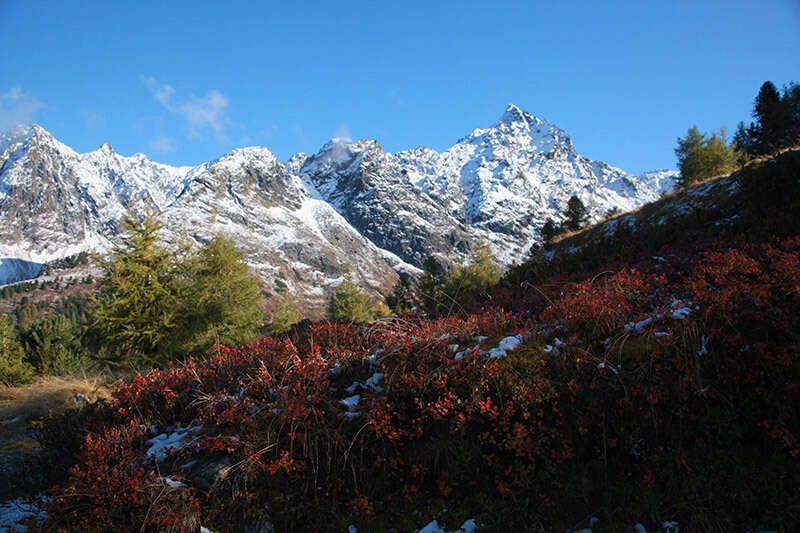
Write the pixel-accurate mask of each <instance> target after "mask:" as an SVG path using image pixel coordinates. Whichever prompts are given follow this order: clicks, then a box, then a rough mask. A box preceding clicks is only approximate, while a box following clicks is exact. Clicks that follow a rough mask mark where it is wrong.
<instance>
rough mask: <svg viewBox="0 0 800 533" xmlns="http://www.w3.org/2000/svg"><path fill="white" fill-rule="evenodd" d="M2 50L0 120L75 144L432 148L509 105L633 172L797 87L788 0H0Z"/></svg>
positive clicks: (799, 34) (173, 149) (798, 28)
mask: <svg viewBox="0 0 800 533" xmlns="http://www.w3.org/2000/svg"><path fill="white" fill-rule="evenodd" d="M0 50H2V56H3V57H2V60H0V127H3V128H5V127H8V125H9V124H10V123H13V122H17V121H24V122H29V121H34V120H35V121H37V122H39V123H40V124H42V125H43V126H44V127H45V128H47V129H49V130H50V131H51V132H52V133H53V134H54V135H56V136H57V137H58V138H59V139H60V140H62V141H63V142H65V143H67V144H69V145H70V146H72V147H74V148H75V149H77V150H79V151H88V150H92V149H94V148H96V147H97V146H99V145H100V144H101V143H102V142H103V141H104V140H108V141H109V142H111V144H112V145H113V146H114V148H115V149H116V150H117V151H119V152H121V153H124V154H130V153H134V152H139V151H142V152H145V153H147V154H149V155H151V156H152V157H153V158H154V159H156V160H158V161H164V162H168V163H173V164H196V163H199V162H202V161H206V160H209V159H212V158H215V157H218V156H219V155H221V154H223V153H225V152H226V151H228V150H230V149H232V148H234V147H238V146H243V145H263V146H267V147H269V148H271V149H272V150H273V151H274V152H275V153H276V154H277V155H278V156H279V157H280V158H281V159H286V158H288V157H289V156H290V155H291V154H292V153H294V152H297V151H301V150H302V151H306V152H314V151H316V150H317V149H318V148H319V147H320V146H321V145H322V144H323V143H324V142H325V141H327V140H328V139H329V138H331V137H333V136H349V137H352V138H376V139H378V140H379V141H380V142H381V144H382V145H383V146H384V147H385V148H386V149H388V150H392V151H396V150H401V149H405V148H411V147H414V146H417V145H419V144H425V145H428V146H432V147H434V148H436V149H444V148H447V147H448V146H450V145H451V144H453V143H454V142H455V141H456V140H457V139H458V138H460V137H462V136H464V135H466V134H467V133H469V132H470V131H471V130H472V129H473V128H475V127H481V126H487V125H489V124H491V123H492V122H494V121H495V120H496V119H497V118H499V116H500V115H501V114H502V112H503V110H504V108H505V106H506V104H508V103H509V102H513V103H516V104H518V105H519V106H521V107H523V108H524V109H527V110H528V111H530V112H532V113H533V114H535V115H539V116H542V117H544V118H546V119H548V120H550V121H551V122H553V123H555V124H557V125H559V126H560V127H562V128H564V129H566V130H567V131H569V132H570V133H571V134H572V137H573V140H574V142H575V144H576V146H577V148H578V150H580V151H581V152H583V153H584V154H585V155H587V156H589V157H592V158H596V159H603V160H605V161H608V162H610V163H613V164H616V165H618V166H620V167H622V168H624V169H625V170H628V171H630V172H637V173H638V172H641V171H643V170H648V169H654V168H664V167H673V166H674V164H675V163H674V156H673V152H672V149H673V146H674V144H675V139H676V137H677V136H678V135H681V134H683V133H684V132H685V131H686V129H687V128H688V127H689V126H690V125H692V124H694V123H696V124H697V125H698V126H700V128H701V129H707V130H708V129H712V128H717V127H719V126H727V127H728V128H729V130H732V129H733V128H734V127H735V126H736V123H737V122H738V121H739V120H741V119H747V118H748V116H749V113H750V108H751V105H752V99H753V97H754V95H755V93H756V91H757V90H758V87H759V85H760V84H761V82H763V81H764V80H766V79H771V80H773V81H774V82H775V83H776V84H778V85H779V86H780V85H783V84H784V83H787V82H789V81H792V80H798V81H800V2H798V1H797V0H763V1H760V2H753V1H736V0H728V1H707V2H706V1H703V2H697V1H686V2H684V1H670V2H650V1H644V2H643V1H630V2H613V1H606V2H596V1H585V2H555V1H552V0H551V1H548V2H533V1H528V2H504V1H496V2H495V1H492V2H489V1H483V2H472V1H461V2H455V1H453V2H450V1H444V0H437V1H435V2H434V1H430V0H428V1H424V2H417V1H409V2H380V1H374V0H373V1H362V2H358V1H352V2H348V1H339V2H332V1H326V2H302V1H293V2H280V3H278V2H252V3H250V2H238V1H226V2H224V3H223V2H201V1H197V0H195V1H192V2H179V1H172V2H147V1H141V0H140V1H137V2H128V3H126V5H125V6H123V5H122V3H121V2H109V1H108V0H105V1H103V2H94V1H89V0H84V1H81V2H77V1H75V2H68V1H63V2H55V1H53V2H31V1H24V0H0Z"/></svg>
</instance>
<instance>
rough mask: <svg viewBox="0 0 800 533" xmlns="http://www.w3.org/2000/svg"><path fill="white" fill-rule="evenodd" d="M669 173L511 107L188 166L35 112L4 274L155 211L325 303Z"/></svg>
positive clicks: (13, 169)
mask: <svg viewBox="0 0 800 533" xmlns="http://www.w3.org/2000/svg"><path fill="white" fill-rule="evenodd" d="M674 179H675V173H674V171H654V172H649V173H645V174H644V175H642V176H640V177H634V176H631V175H629V174H627V173H625V172H623V171H622V170H620V169H618V168H615V167H613V166H611V165H608V164H606V163H603V162H601V161H592V160H589V159H587V158H586V157H584V156H582V155H580V154H579V153H578V152H577V151H576V150H575V147H574V146H573V143H572V140H571V139H570V137H569V135H568V134H567V133H566V132H564V131H563V130H561V129H559V128H557V127H556V126H554V125H552V124H551V123H549V122H547V121H545V120H543V119H541V118H538V117H535V116H533V115H531V114H529V113H527V112H525V111H523V110H521V109H520V108H518V107H516V106H513V105H510V106H509V107H508V108H507V109H506V111H505V113H504V114H503V115H502V116H501V118H500V119H499V120H498V121H497V122H496V123H495V124H493V125H491V126H490V127H488V128H479V129H476V130H474V131H473V132H472V133H470V134H469V135H467V136H466V137H464V138H463V139H461V140H460V141H458V142H457V143H456V144H454V145H453V146H452V147H450V148H449V149H447V150H445V151H442V152H438V151H436V150H433V149H430V148H426V147H419V148H416V149H413V150H407V151H403V152H399V153H395V154H393V153H390V152H387V151H385V150H384V149H383V148H382V147H381V146H380V144H379V143H378V142H377V141H374V140H361V141H351V140H348V139H333V140H331V141H330V142H328V143H327V144H325V146H323V147H322V148H321V149H320V150H319V152H317V153H316V154H313V155H310V156H309V155H306V154H302V153H300V154H295V155H294V156H292V157H291V158H290V159H289V160H288V161H287V162H286V163H282V162H280V161H278V160H277V158H276V157H275V156H274V154H272V153H271V152H270V151H269V150H268V149H266V148H243V149H238V150H234V151H232V152H230V153H229V154H226V155H224V156H222V157H220V158H219V159H217V160H215V161H211V162H209V163H204V164H201V165H199V166H196V167H173V166H169V165H164V164H161V163H156V162H154V161H152V160H150V159H149V158H147V157H146V156H145V155H143V154H134V155H132V156H122V155H120V154H117V153H116V152H115V151H114V150H113V149H112V148H111V146H110V145H109V144H108V143H104V144H103V145H102V146H101V147H100V148H98V149H97V150H94V151H92V152H88V153H77V152H75V151H74V150H72V149H71V148H69V147H68V146H66V145H64V144H63V143H61V142H59V141H58V140H56V139H55V138H54V137H53V136H52V135H50V134H49V133H48V132H47V131H45V130H44V129H43V128H41V127H40V126H37V125H34V126H30V127H27V128H21V129H17V130H15V131H13V132H10V133H8V134H5V135H2V136H0V283H6V282H9V281H14V280H18V279H25V278H29V277H33V276H35V275H37V274H38V268H39V265H40V264H41V263H42V262H45V261H49V260H52V259H56V258H59V257H64V256H66V255H70V254H73V253H76V252H78V251H81V250H86V249H97V250H101V251H102V250H104V249H106V248H107V247H108V246H110V244H111V243H112V242H113V241H114V239H115V238H116V236H117V234H118V231H119V223H120V221H121V219H122V218H123V216H125V215H128V214H130V215H134V216H141V215H142V214H143V213H144V212H145V211H146V210H157V211H160V212H161V213H162V219H163V222H164V223H165V237H166V238H167V239H168V240H169V241H172V242H176V243H177V242H179V241H187V240H188V241H195V242H203V241H205V240H207V239H208V238H210V237H211V235H212V234H214V233H218V232H221V233H225V234H228V235H230V236H232V237H233V238H234V239H235V240H236V242H237V244H238V245H239V247H240V248H241V249H242V251H243V253H244V254H245V257H246V259H247V261H248V262H249V264H250V265H251V266H252V267H253V268H254V270H255V271H256V272H257V273H258V274H259V276H260V277H261V279H262V281H263V282H264V285H265V287H266V288H267V289H268V290H270V291H272V290H273V289H275V288H276V287H281V288H283V287H284V286H288V287H289V288H290V290H292V291H293V292H294V293H295V294H297V295H299V298H301V299H303V300H305V301H307V302H308V303H309V306H310V307H311V308H316V309H320V308H321V307H320V306H321V305H322V304H323V302H324V299H325V297H326V291H327V290H328V289H329V288H330V287H331V286H333V285H335V284H336V283H338V282H339V280H341V279H342V278H343V276H344V274H346V273H350V274H351V275H353V276H354V278H355V279H356V280H357V281H358V282H360V283H361V284H362V285H364V286H366V287H369V288H371V289H372V290H373V291H374V293H375V294H377V293H378V292H386V291H387V290H388V289H389V288H390V287H391V285H392V284H393V283H394V282H395V280H396V279H397V278H396V277H397V274H396V273H395V271H396V270H404V271H407V272H411V273H414V272H417V271H416V270H415V267H421V266H422V264H423V263H424V261H425V259H426V258H427V257H428V256H430V255H433V256H436V257H437V258H439V259H440V260H442V261H444V262H450V263H456V262H460V261H463V260H464V259H466V258H467V257H468V256H469V254H470V253H471V251H472V250H473V249H474V247H475V245H476V244H477V243H478V242H479V241H484V242H487V243H488V244H489V245H490V246H491V248H492V250H493V252H494V253H495V256H496V257H497V258H498V260H499V261H500V262H502V263H503V264H506V265H508V264H511V263H513V262H515V261H520V260H522V259H524V257H525V255H526V253H527V251H528V250H529V248H530V246H531V244H533V243H536V242H538V240H539V230H540V228H541V226H542V224H543V223H544V221H545V220H546V219H547V218H553V219H555V220H558V219H559V218H560V213H561V212H562V211H563V209H564V207H565V205H566V202H567V200H568V199H569V197H570V196H571V195H573V194H575V195H578V196H579V197H580V198H581V199H582V200H583V201H584V203H585V204H586V205H587V206H588V207H589V209H590V211H591V213H592V215H593V216H594V217H600V216H602V215H603V214H605V213H606V212H607V211H609V210H612V209H617V210H622V211H626V210H630V209H634V208H636V207H638V206H640V205H642V204H644V203H646V202H649V201H651V200H654V199H656V198H657V197H659V196H660V195H661V194H662V193H664V192H666V191H669V190H671V188H672V186H673V183H674Z"/></svg>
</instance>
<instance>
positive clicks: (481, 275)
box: [444, 243, 500, 310]
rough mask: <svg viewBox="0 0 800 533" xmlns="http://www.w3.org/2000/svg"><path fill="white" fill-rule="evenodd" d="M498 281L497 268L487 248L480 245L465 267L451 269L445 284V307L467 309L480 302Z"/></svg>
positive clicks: (498, 272) (484, 245)
mask: <svg viewBox="0 0 800 533" xmlns="http://www.w3.org/2000/svg"><path fill="white" fill-rule="evenodd" d="M498 281H500V270H499V269H498V268H497V266H496V265H495V262H494V258H493V257H492V254H491V251H490V250H489V247H488V246H487V245H486V244H484V243H482V244H480V245H479V246H478V247H477V249H476V251H475V255H474V256H473V257H472V260H471V261H470V262H469V263H468V264H467V265H466V266H459V267H456V268H454V269H453V271H452V272H451V273H450V275H449V277H448V278H447V281H446V283H445V289H444V292H445V294H446V295H447V298H446V301H445V306H446V308H447V309H448V310H453V309H454V306H455V307H459V308H464V307H468V306H470V305H474V304H476V303H477V302H478V301H479V300H481V299H482V298H483V297H484V296H485V295H486V292H487V291H488V289H489V288H490V287H492V286H493V285H495V284H496V283H497V282H498Z"/></svg>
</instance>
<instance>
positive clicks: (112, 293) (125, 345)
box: [94, 213, 179, 365]
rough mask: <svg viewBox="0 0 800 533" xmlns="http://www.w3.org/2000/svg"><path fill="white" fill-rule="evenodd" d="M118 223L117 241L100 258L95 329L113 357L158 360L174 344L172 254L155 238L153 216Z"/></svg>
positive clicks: (145, 361)
mask: <svg viewBox="0 0 800 533" xmlns="http://www.w3.org/2000/svg"><path fill="white" fill-rule="evenodd" d="M123 224H124V230H125V233H124V234H123V236H122V238H121V242H120V243H119V244H117V245H116V246H114V248H113V249H112V250H111V254H110V258H109V259H107V260H100V265H101V266H102V268H103V271H104V274H105V275H104V277H103V279H102V280H101V282H100V292H99V295H98V296H97V299H96V301H95V309H94V313H95V317H96V320H95V324H94V327H95V329H96V330H97V332H98V333H99V335H100V337H101V338H102V339H103V342H104V344H105V345H106V346H107V347H108V348H110V351H111V352H112V353H114V354H115V356H116V358H119V359H122V360H125V361H129V362H132V363H134V364H136V365H143V364H144V365H153V364H160V363H163V362H165V361H166V360H167V359H168V358H169V357H170V355H171V353H170V352H171V351H172V350H174V348H175V345H174V334H175V331H176V328H177V326H178V318H179V317H178V313H179V309H178V305H177V304H178V290H177V287H178V286H177V283H176V276H175V271H174V268H173V254H172V253H171V252H169V251H168V250H166V249H165V248H164V247H162V246H161V245H160V244H159V242H158V232H159V230H160V229H161V224H160V223H159V221H158V220H157V218H156V216H155V215H154V214H152V213H148V214H147V215H146V216H145V217H144V218H143V219H142V220H135V219H130V218H129V219H126V220H125V221H124V222H123Z"/></svg>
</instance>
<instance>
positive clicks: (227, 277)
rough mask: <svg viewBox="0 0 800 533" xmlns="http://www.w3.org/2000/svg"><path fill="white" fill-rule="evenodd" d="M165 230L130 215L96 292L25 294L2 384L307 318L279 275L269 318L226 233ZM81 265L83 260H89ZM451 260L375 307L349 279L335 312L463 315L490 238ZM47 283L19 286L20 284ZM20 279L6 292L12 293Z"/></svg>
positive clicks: (165, 352)
mask: <svg viewBox="0 0 800 533" xmlns="http://www.w3.org/2000/svg"><path fill="white" fill-rule="evenodd" d="M161 227H162V226H161V223H160V222H159V220H158V218H157V217H156V216H154V215H147V216H145V217H143V218H142V219H140V220H139V219H128V220H125V221H124V222H123V232H122V234H121V236H120V240H119V242H118V244H116V245H115V246H114V247H113V248H112V250H111V251H110V253H109V254H108V256H107V257H105V258H100V257H95V258H94V260H95V261H96V262H97V263H98V264H99V266H100V267H101V268H102V271H103V275H102V276H101V277H99V278H98V279H97V280H96V281H97V285H96V290H95V292H94V293H93V294H89V295H87V294H78V295H71V296H67V297H64V298H61V299H59V300H57V301H56V302H55V303H52V302H51V301H38V302H32V301H30V300H29V299H28V297H27V296H23V297H22V298H21V299H20V300H19V301H18V302H15V303H16V306H15V309H14V312H13V313H11V314H0V383H2V384H5V385H12V384H16V383H21V382H26V381H29V380H31V379H32V378H33V377H34V376H35V375H71V374H82V373H93V372H96V371H98V370H99V369H101V368H111V369H114V368H116V369H124V368H132V369H135V370H142V369H147V368H151V367H159V366H164V365H166V364H168V363H169V362H170V361H173V360H180V359H182V358H185V357H186V356H189V355H200V356H202V355H203V354H206V353H209V349H210V347H211V346H213V345H215V344H219V345H240V344H244V343H247V342H250V341H252V340H254V339H255V338H257V337H258V336H260V335H262V334H273V335H280V334H286V333H288V332H290V331H291V330H292V328H293V327H294V326H295V325H296V324H298V323H299V322H301V320H302V318H303V317H302V314H301V313H300V311H299V310H298V308H297V305H296V304H295V301H294V298H293V297H292V295H291V294H290V293H289V291H288V286H286V284H285V282H283V281H282V280H279V279H277V278H276V280H275V286H276V290H277V292H278V293H279V294H280V293H282V294H283V299H282V301H281V303H280V304H279V306H278V308H277V309H276V311H275V312H274V313H273V314H272V316H271V317H270V319H269V320H268V321H266V323H265V316H264V311H263V310H262V302H263V296H264V293H263V292H262V289H261V285H260V283H259V280H258V279H257V278H256V277H255V276H254V275H253V274H251V273H250V271H249V268H248V266H247V265H246V264H245V262H244V260H243V257H242V254H241V252H239V251H238V250H237V248H236V246H235V243H234V242H233V241H231V240H230V239H229V238H227V237H225V236H222V235H218V236H215V237H213V238H212V239H211V240H209V241H208V242H206V243H205V244H203V245H202V246H199V247H191V246H189V245H181V246H177V247H172V248H170V247H168V246H166V245H165V244H164V243H163V242H162V241H161V240H160V237H159V232H160V230H161ZM78 261H80V263H83V262H84V258H83V256H82V257H81V258H80V259H79V260H78ZM70 263H72V260H70ZM446 264H447V263H446V262H444V261H441V262H440V261H439V260H437V259H434V258H430V259H429V260H428V262H427V263H426V270H425V272H424V274H423V275H422V276H421V279H420V280H419V282H415V280H412V279H411V278H410V277H408V276H401V278H400V281H399V282H398V283H397V285H396V286H395V288H394V290H393V292H392V293H391V294H389V295H388V296H387V297H386V301H385V302H383V301H381V302H379V303H377V304H375V303H373V299H372V298H370V296H369V295H368V294H367V293H366V292H365V291H364V290H363V289H362V288H360V287H358V285H356V283H355V282H354V281H353V279H352V278H351V277H350V276H349V275H345V276H344V278H343V279H342V281H341V282H340V283H339V284H338V285H337V287H336V288H335V289H334V290H333V291H332V293H331V295H330V300H329V304H328V317H329V319H330V320H334V321H342V322H348V323H367V322H370V321H373V320H375V319H379V318H381V317H385V316H388V315H390V314H392V313H395V314H405V313H411V312H427V313H431V314H443V313H453V312H460V311H462V310H464V309H466V308H468V307H470V306H473V305H475V304H477V303H479V302H480V301H481V300H482V298H483V297H484V296H485V294H486V293H487V291H488V289H489V288H490V287H491V286H492V285H494V284H496V283H497V281H498V280H499V279H500V270H499V269H498V268H497V266H496V264H495V261H494V259H493V258H492V256H491V254H490V253H489V249H488V247H487V246H485V245H481V246H479V247H478V250H477V252H476V253H475V255H474V257H473V259H472V260H471V261H470V262H469V263H468V264H466V265H463V266H456V267H454V268H449V267H447V266H446ZM84 281H85V280H84ZM91 281H95V280H91ZM279 281H280V283H278V282H279ZM50 285H51V283H50V282H46V283H45V284H44V285H42V284H41V283H40V282H29V283H26V284H20V286H21V287H23V288H24V289H25V290H31V289H37V288H45V287H47V288H49V287H50ZM52 285H53V286H54V287H60V284H58V283H53V284H52ZM281 286H282V287H283V288H280V287H281ZM13 287H16V286H11V287H9V288H7V289H8V290H6V292H7V293H8V294H7V295H6V296H13V295H15V294H17V289H15V288H13ZM387 304H388V305H387Z"/></svg>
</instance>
